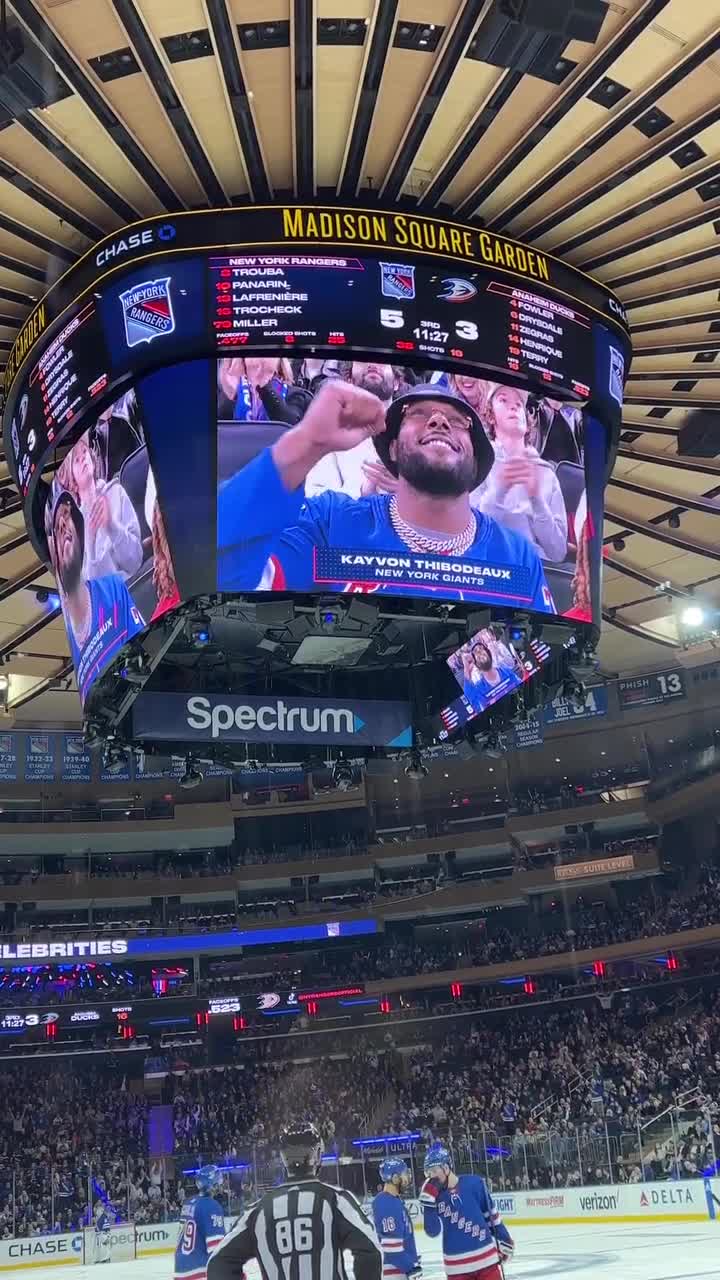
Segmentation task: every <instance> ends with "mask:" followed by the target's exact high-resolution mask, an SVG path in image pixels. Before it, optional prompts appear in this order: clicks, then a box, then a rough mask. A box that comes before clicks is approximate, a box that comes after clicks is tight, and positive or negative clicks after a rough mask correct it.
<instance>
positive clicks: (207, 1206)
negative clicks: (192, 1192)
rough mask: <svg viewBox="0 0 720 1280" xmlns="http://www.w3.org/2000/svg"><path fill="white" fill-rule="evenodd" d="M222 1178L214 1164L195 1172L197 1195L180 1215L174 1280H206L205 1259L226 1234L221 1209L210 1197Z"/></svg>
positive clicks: (206, 1260)
mask: <svg viewBox="0 0 720 1280" xmlns="http://www.w3.org/2000/svg"><path fill="white" fill-rule="evenodd" d="M221 1178H222V1175H221V1173H220V1170H219V1169H217V1168H216V1166H215V1165H214V1164H209V1165H206V1166H205V1167H204V1168H202V1169H199V1170H198V1172H197V1176H196V1178H195V1185H196V1186H197V1188H198V1191H199V1192H200V1194H199V1195H197V1196H193V1197H192V1199H190V1200H186V1201H185V1204H184V1205H183V1207H182V1212H181V1214H180V1234H179V1236H178V1242H177V1245H176V1247H175V1280H206V1277H207V1264H208V1258H209V1256H210V1254H211V1253H212V1251H213V1249H214V1248H215V1246H216V1245H218V1244H219V1243H220V1241H221V1240H222V1238H223V1236H224V1235H225V1215H224V1212H223V1208H222V1205H221V1204H219V1202H218V1201H217V1200H216V1199H215V1198H214V1196H213V1195H212V1192H213V1191H214V1190H215V1188H216V1187H218V1186H219V1185H220V1181H221Z"/></svg>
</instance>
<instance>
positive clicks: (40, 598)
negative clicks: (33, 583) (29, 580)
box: [35, 587, 50, 604]
mask: <svg viewBox="0 0 720 1280" xmlns="http://www.w3.org/2000/svg"><path fill="white" fill-rule="evenodd" d="M35 599H36V600H37V602H38V604H47V602H48V600H49V599H50V592H49V591H48V589H47V587H36V588H35Z"/></svg>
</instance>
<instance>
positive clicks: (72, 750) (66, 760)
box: [60, 733, 92, 782]
mask: <svg viewBox="0 0 720 1280" xmlns="http://www.w3.org/2000/svg"><path fill="white" fill-rule="evenodd" d="M60 776H61V778H62V781H63V782H91V781H92V756H91V755H90V752H89V751H88V750H87V748H86V746H85V739H84V738H83V735H82V734H81V733H64V734H63V737H62V771H61V775H60Z"/></svg>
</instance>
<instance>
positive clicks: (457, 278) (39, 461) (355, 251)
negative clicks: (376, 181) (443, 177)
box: [4, 206, 630, 499]
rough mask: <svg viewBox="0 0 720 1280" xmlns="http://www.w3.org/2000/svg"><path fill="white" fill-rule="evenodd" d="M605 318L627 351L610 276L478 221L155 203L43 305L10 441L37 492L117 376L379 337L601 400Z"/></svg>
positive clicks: (24, 485)
mask: <svg viewBox="0 0 720 1280" xmlns="http://www.w3.org/2000/svg"><path fill="white" fill-rule="evenodd" d="M598 323H602V324H603V325H605V326H608V327H609V329H610V330H611V331H612V332H613V333H614V334H615V336H616V338H617V339H618V340H619V349H620V350H621V352H623V354H624V356H625V368H627V365H628V363H629V357H630V347H629V341H628V330H627V322H626V318H625V314H624V309H623V307H622V304H621V303H620V302H619V301H618V299H617V298H615V296H614V295H613V294H612V293H611V292H610V291H609V290H607V289H605V288H604V287H603V286H602V285H600V284H598V283H596V282H595V281H593V280H591V279H590V278H589V277H588V276H585V275H584V274H583V273H582V272H580V271H577V270H575V269H574V268H573V267H570V266H568V265H567V264H565V263H562V262H560V261H558V260H557V259H555V258H553V257H551V256H550V255H548V254H544V253H541V252H539V251H537V250H535V249H532V248H530V247H527V246H524V245H521V244H518V243H517V242H515V241H512V240H508V239H506V238H505V237H502V236H496V235H494V234H492V233H491V232H489V231H484V230H478V229H477V228H474V227H467V226H461V225H454V224H452V223H448V222H445V221H442V220H439V219H435V218H425V217H418V216H410V215H408V214H404V213H391V212H388V213H385V212H373V213H364V212H357V211H354V210H338V209H322V208H309V207H295V206H293V207H282V206H271V207H264V208H248V209H228V210H214V211H213V210H210V211H207V212H195V213H187V214H178V215H176V216H175V217H174V218H173V219H172V220H171V221H170V220H162V219H160V218H157V219H151V220H148V221H147V222H145V223H140V224H137V225H136V226H133V227H130V228H127V229H126V230H125V231H124V232H122V233H120V234H119V235H117V236H114V237H108V238H107V239H106V240H104V241H102V242H101V243H100V244H99V245H98V246H96V247H95V248H94V249H92V250H91V251H90V252H89V253H87V254H85V255H84V257H82V258H81V259H80V260H79V261H78V262H77V263H76V264H75V265H74V266H72V267H71V268H70V269H69V270H68V271H67V272H66V274H65V275H64V276H63V277H62V278H61V279H60V280H59V281H58V283H57V284H56V285H55V286H54V287H53V288H52V289H51V290H50V292H49V293H48V294H47V296H46V297H45V298H44V299H43V300H42V302H40V303H39V304H38V305H37V307H36V308H35V309H34V311H33V312H32V314H31V315H30V317H29V318H28V320H27V321H26V323H25V325H24V326H23V328H22V330H21V331H20V334H19V335H18V338H17V340H16V342H15V344H14V346H13V349H12V351H11V352H10V355H9V358H8V362H7V367H6V372H5V402H6V403H5V414H4V423H5V446H6V453H7V456H8V459H9V461H10V466H11V469H12V471H13V473H14V476H15V479H16V480H17V483H18V487H19V488H20V491H21V493H22V494H23V496H25V497H26V498H29V499H30V498H31V496H32V492H33V489H34V484H35V479H36V477H37V475H38V473H39V471H41V470H42V468H43V466H44V465H45V464H46V462H47V459H48V456H49V455H50V454H51V452H52V450H53V449H54V448H56V447H57V446H58V445H59V444H60V442H61V441H62V440H64V439H65V438H66V437H67V436H68V434H69V433H70V432H72V431H73V428H74V427H75V426H76V425H79V424H80V422H81V420H82V419H83V418H84V417H85V416H87V415H89V414H90V413H91V411H92V410H94V409H95V410H99V409H100V408H101V407H102V405H101V402H103V401H107V399H108V398H109V397H110V395H111V393H112V394H118V393H119V392H120V391H121V390H122V387H123V385H129V384H130V383H131V382H132V381H133V380H134V379H135V378H136V377H137V376H138V375H139V374H141V373H143V372H147V371H148V370H149V369H152V368H157V367H159V366H161V365H166V364H172V363H174V362H176V361H180V360H186V359H188V358H191V357H193V356H201V355H208V354H211V353H212V352H215V353H217V354H226V355H227V354H229V353H236V354H245V353H250V352H253V351H255V352H257V351H262V350H264V349H265V350H269V349H272V350H278V349H285V350H286V352H287V353H288V354H289V355H293V354H295V353H297V354H298V355H301V354H307V353H308V352H311V353H313V354H315V353H317V352H333V353H335V354H336V355H339V354H341V353H346V354H347V355H348V356H349V355H350V354H352V353H355V354H360V355H361V354H363V353H377V354H382V355H384V356H386V357H387V358H388V359H391V360H393V359H394V360H402V361H404V362H405V363H407V364H410V365H412V364H413V363H422V364H425V365H427V364H430V365H432V364H433V363H434V362H438V363H442V364H443V365H444V366H445V367H447V366H451V367H454V366H458V367H462V366H463V365H464V366H466V367H468V368H470V367H472V369H478V370H479V369H483V370H485V371H487V372H489V373H493V372H494V373H495V374H496V375H510V376H511V377H512V376H515V377H518V378H519V379H520V380H526V379H528V378H532V379H536V380H538V381H539V382H540V383H541V384H542V385H545V386H546V387H547V388H548V390H549V389H550V388H554V389H555V390H556V391H557V392H558V394H559V395H561V396H565V397H568V398H575V399H577V400H579V401H585V400H587V399H588V398H589V396H590V394H591V389H592V384H593V381H594V378H593V369H594V349H593V326H594V325H596V324H598Z"/></svg>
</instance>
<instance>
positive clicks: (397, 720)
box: [133, 693, 412, 747]
mask: <svg viewBox="0 0 720 1280" xmlns="http://www.w3.org/2000/svg"><path fill="white" fill-rule="evenodd" d="M411 720H412V717H411V711H410V704H409V703H407V702H365V701H362V702H355V701H353V702H344V703H343V702H335V701H332V700H331V699H329V698H291V697H286V698H272V697H264V698H260V697H247V696H245V697H241V696H231V695H228V694H216V695H214V696H211V697H206V696H204V695H196V696H194V697H190V698H188V697H187V696H186V695H185V694H172V693H170V694H166V693H142V694H140V697H139V698H138V699H137V701H136V703H135V705H134V707H133V733H134V736H135V737H136V738H140V739H142V738H153V739H155V740H161V741H164V742H276V743H303V744H306V745H311V746H319V745H321V744H326V743H333V744H338V745H347V746H358V747H359V746H373V747H410V746H412V724H411Z"/></svg>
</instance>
